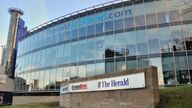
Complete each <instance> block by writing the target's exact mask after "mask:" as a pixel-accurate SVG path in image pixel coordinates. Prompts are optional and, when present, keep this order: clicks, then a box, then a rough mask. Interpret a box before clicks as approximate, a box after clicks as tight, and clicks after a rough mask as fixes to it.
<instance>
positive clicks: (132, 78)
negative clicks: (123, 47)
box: [60, 72, 145, 94]
mask: <svg viewBox="0 0 192 108" xmlns="http://www.w3.org/2000/svg"><path fill="white" fill-rule="evenodd" d="M144 87H145V74H144V72H142V73H136V74H131V75H125V76H118V77H112V78H104V79H98V80H92V81H85V82H78V83H70V84H68V85H65V86H63V87H61V88H60V94H65V93H73V92H89V91H105V90H119V89H134V88H144Z"/></svg>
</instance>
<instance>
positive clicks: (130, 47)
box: [125, 32, 136, 56]
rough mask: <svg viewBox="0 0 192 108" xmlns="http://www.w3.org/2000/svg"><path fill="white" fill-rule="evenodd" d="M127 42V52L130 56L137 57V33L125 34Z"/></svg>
mask: <svg viewBox="0 0 192 108" xmlns="http://www.w3.org/2000/svg"><path fill="white" fill-rule="evenodd" d="M125 36H126V37H125V38H126V39H125V40H126V50H127V53H128V56H135V55H136V33H135V32H127V33H126V34H125Z"/></svg>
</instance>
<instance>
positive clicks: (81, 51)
mask: <svg viewBox="0 0 192 108" xmlns="http://www.w3.org/2000/svg"><path fill="white" fill-rule="evenodd" d="M86 45H87V40H83V41H79V45H78V61H79V62H81V61H85V59H86V54H87V53H86V51H87V50H86V49H87V46H86Z"/></svg>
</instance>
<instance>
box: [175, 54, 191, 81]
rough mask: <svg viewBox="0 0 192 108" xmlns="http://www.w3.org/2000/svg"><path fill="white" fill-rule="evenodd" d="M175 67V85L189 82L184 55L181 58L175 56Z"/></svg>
mask: <svg viewBox="0 0 192 108" xmlns="http://www.w3.org/2000/svg"><path fill="white" fill-rule="evenodd" d="M175 67H176V74H177V75H176V76H177V84H186V83H188V82H189V73H188V67H187V60H186V56H185V54H184V55H182V56H175Z"/></svg>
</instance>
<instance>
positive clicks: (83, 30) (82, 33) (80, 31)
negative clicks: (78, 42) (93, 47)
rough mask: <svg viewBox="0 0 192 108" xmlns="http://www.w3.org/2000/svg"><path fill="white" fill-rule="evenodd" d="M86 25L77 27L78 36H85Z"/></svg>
mask: <svg viewBox="0 0 192 108" xmlns="http://www.w3.org/2000/svg"><path fill="white" fill-rule="evenodd" d="M86 34H87V33H86V27H82V28H80V29H79V37H84V36H86Z"/></svg>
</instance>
